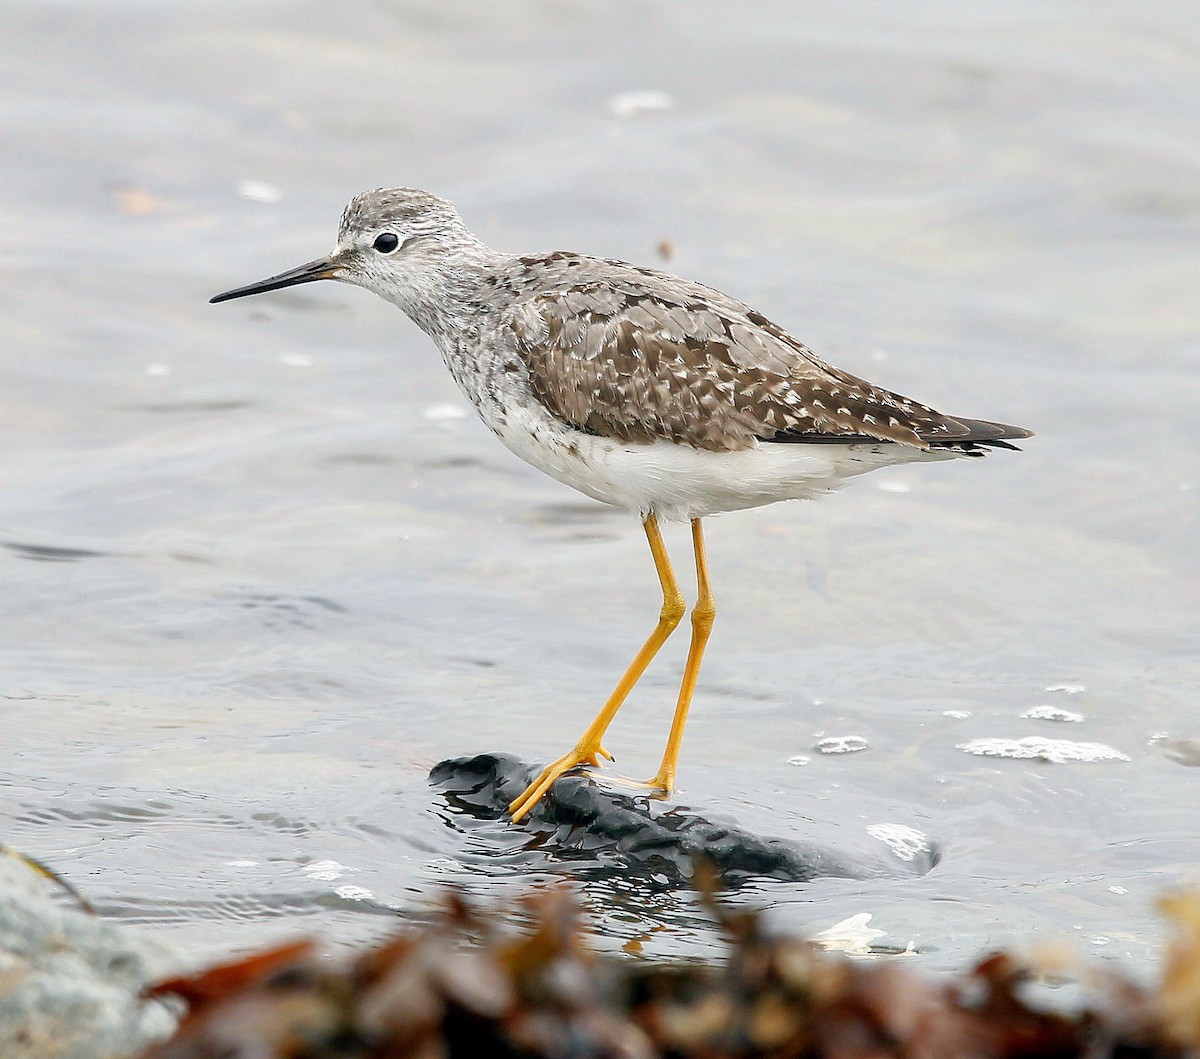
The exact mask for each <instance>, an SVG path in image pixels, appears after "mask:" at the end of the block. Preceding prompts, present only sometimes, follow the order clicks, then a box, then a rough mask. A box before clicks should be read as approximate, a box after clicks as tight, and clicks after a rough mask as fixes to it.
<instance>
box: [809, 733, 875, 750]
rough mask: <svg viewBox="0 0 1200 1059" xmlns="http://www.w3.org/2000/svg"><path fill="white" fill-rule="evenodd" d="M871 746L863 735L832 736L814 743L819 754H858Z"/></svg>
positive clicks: (814, 747)
mask: <svg viewBox="0 0 1200 1059" xmlns="http://www.w3.org/2000/svg"><path fill="white" fill-rule="evenodd" d="M868 745H869V744H868V743H867V741H866V740H865V739H864V738H863V737H862V736H861V735H830V736H826V737H825V738H824V739H818V740H817V741H816V742H815V743H813V749H814V750H815V751H816V752H817V753H818V754H857V753H858V752H859V751H860V750H866V749H867V746H868Z"/></svg>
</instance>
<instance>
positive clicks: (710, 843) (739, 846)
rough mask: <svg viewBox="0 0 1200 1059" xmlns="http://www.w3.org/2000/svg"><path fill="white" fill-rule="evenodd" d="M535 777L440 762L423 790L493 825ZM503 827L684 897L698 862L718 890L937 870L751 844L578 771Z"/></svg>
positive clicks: (533, 768)
mask: <svg viewBox="0 0 1200 1059" xmlns="http://www.w3.org/2000/svg"><path fill="white" fill-rule="evenodd" d="M539 771H540V766H538V765H533V764H526V763H525V762H523V761H520V760H519V759H518V758H515V757H513V756H511V755H508V754H479V755H477V756H475V757H467V758H453V759H450V760H447V761H442V762H439V763H438V764H437V765H435V766H434V767H433V769H432V770H431V771H430V774H429V781H430V783H431V784H433V785H434V786H435V787H439V788H441V789H442V792H443V795H444V797H445V798H446V800H447V802H448V803H449V804H450V806H451V808H452V809H454V810H455V811H457V812H460V813H464V814H467V815H469V816H472V817H475V818H476V819H484V820H500V819H502V818H506V813H507V808H508V805H509V803H510V802H511V801H512V800H513V799H515V798H516V797H517V796H518V795H519V794H520V793H521V792H522V791H523V790H524V789H525V787H526V786H527V785H528V784H529V783H530V782H531V781H532V780H533V779H534V777H535V776H536V775H537V774H538V772H539ZM512 826H514V827H519V828H522V829H524V830H526V831H530V832H535V833H538V834H539V835H540V840H539V841H538V843H537V851H538V854H539V855H541V856H544V857H546V858H547V859H549V860H551V861H556V862H569V863H572V864H573V870H574V871H575V874H578V875H580V876H589V875H593V874H595V873H596V872H598V871H604V872H607V873H611V872H612V871H613V870H619V871H621V872H622V873H623V874H625V875H626V876H639V877H642V878H644V880H645V882H646V883H647V884H648V885H658V886H662V887H663V888H674V887H677V886H684V887H689V888H690V886H691V885H692V882H691V880H692V878H693V874H694V862H695V860H696V859H697V858H703V859H705V860H707V861H708V863H709V864H710V865H712V867H713V868H715V869H716V871H717V873H718V874H719V875H720V876H721V878H722V880H723V883H724V885H725V886H726V887H736V886H738V885H739V884H741V883H745V882H748V881H750V880H752V879H763V878H768V879H778V880H784V881H789V882H809V881H811V880H813V879H818V878H842V879H867V878H876V877H879V876H885V875H897V876H903V875H923V874H924V873H925V872H927V871H928V870H929V869H930V868H931V867H932V866H933V865H934V864H935V863H936V861H937V850H936V849H935V848H930V849H926V850H924V851H922V852H921V854H920V855H919V856H915V857H914V858H912V859H911V860H909V861H906V862H903V863H901V862H900V861H898V860H895V859H891V858H889V859H888V860H885V861H880V860H870V859H867V858H866V857H864V856H862V854H861V853H858V854H855V855H851V854H846V853H842V852H839V851H837V850H835V849H830V848H828V847H824V846H820V845H817V844H816V843H812V842H806V841H803V840H798V839H784V838H775V837H766V836H760V835H755V834H752V833H750V832H748V831H745V830H743V829H741V828H739V827H737V826H736V825H734V824H732V823H730V822H729V821H728V820H722V819H715V818H710V817H707V816H705V815H703V814H702V813H701V812H699V811H696V810H694V809H691V808H689V807H688V806H684V805H678V804H674V803H672V802H669V801H662V800H659V799H657V798H653V797H651V796H649V795H648V794H628V793H625V792H622V791H619V790H614V789H612V788H610V787H608V786H606V785H605V784H603V783H602V782H600V781H598V780H597V779H596V778H595V777H594V776H592V775H590V774H588V773H584V772H580V773H573V774H568V775H566V776H564V777H563V778H562V779H560V780H559V781H558V782H557V783H555V784H554V786H553V787H552V788H551V789H550V792H549V793H548V794H547V795H546V796H545V797H544V798H543V799H542V800H541V802H539V803H538V804H537V806H535V807H534V809H533V810H532V811H531V813H530V814H529V816H528V817H526V818H525V820H523V821H522V822H521V823H520V824H517V825H512ZM574 862H577V864H575V863H574ZM614 865H615V867H614Z"/></svg>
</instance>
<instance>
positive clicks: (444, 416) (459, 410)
mask: <svg viewBox="0 0 1200 1059" xmlns="http://www.w3.org/2000/svg"><path fill="white" fill-rule="evenodd" d="M421 415H422V416H423V417H424V418H425V419H428V420H429V421H430V422H431V423H446V422H449V421H450V420H452V419H465V418H466V415H467V412H466V409H464V408H463V406H462V405H458V404H450V403H446V404H431V405H430V406H429V407H428V408H426V409H425V410H424V411H423V412H422V413H421Z"/></svg>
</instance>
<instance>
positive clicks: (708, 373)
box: [509, 259, 970, 452]
mask: <svg viewBox="0 0 1200 1059" xmlns="http://www.w3.org/2000/svg"><path fill="white" fill-rule="evenodd" d="M594 260H595V259H592V261H594ZM595 263H596V264H597V265H599V264H602V263H600V262H595ZM603 264H611V265H613V266H616V265H617V263H615V262H613V263H607V262H606V263H603ZM633 271H634V270H632V269H629V270H628V272H621V273H617V275H618V277H619V278H620V280H621V282H610V281H606V280H604V279H600V280H597V281H595V282H585V283H580V284H577V285H575V286H573V287H567V288H565V289H559V290H552V291H548V292H543V293H541V294H538V295H536V296H534V297H532V298H530V299H528V300H526V301H524V302H522V303H521V304H520V305H518V306H516V307H515V308H514V311H513V312H512V314H511V315H510V317H509V325H510V327H511V328H512V331H513V335H514V338H515V340H516V344H517V347H518V349H519V350H520V352H521V354H522V356H523V358H524V360H525V363H526V366H527V368H528V372H529V382H530V388H531V390H532V392H533V395H534V396H535V397H536V398H537V399H538V400H539V401H541V402H542V404H544V405H545V406H546V407H547V408H548V409H549V410H550V411H551V412H553V413H554V414H555V415H557V416H558V417H559V418H561V419H563V420H565V421H566V422H568V423H570V424H572V425H573V426H575V427H577V428H579V429H581V430H586V431H589V432H591V433H594V434H599V435H602V436H604V437H610V438H615V439H617V440H619V441H626V442H642V443H644V442H649V441H655V440H669V441H674V442H679V443H682V444H687V445H692V446H694V447H695V448H699V449H709V450H712V451H718V452H720V451H731V450H737V449H748V448H753V447H754V446H755V445H756V444H757V443H758V439H767V438H772V437H776V436H781V437H782V436H789V437H796V436H797V435H800V436H803V435H813V436H814V440H825V439H830V440H832V439H833V438H839V437H855V438H862V439H877V440H881V441H894V442H899V443H901V444H904V445H913V446H917V447H920V448H927V447H928V446H929V444H930V443H931V442H932V443H937V442H941V441H951V440H953V439H954V438H956V437H966V436H967V435H969V433H970V429H969V428H968V427H967V426H966V425H965V424H963V423H960V422H958V421H957V420H953V419H949V418H947V417H946V416H943V415H941V414H939V413H938V412H935V411H933V409H931V408H927V407H926V406H924V405H921V404H918V403H917V402H915V401H910V400H908V399H907V398H905V397H901V396H899V395H897V394H894V393H890V392H889V391H887V390H884V389H881V388H880V387H877V386H872V385H871V384H870V383H867V382H864V381H863V380H861V379H857V378H855V377H854V376H853V375H849V374H847V373H845V372H842V371H839V370H838V369H836V368H833V367H831V366H830V365H827V364H825V363H824V362H823V361H821V360H820V359H818V358H817V357H816V356H815V355H814V354H813V353H812V351H811V350H809V349H808V348H807V347H806V346H804V345H803V344H802V343H800V342H798V341H796V340H795V339H793V338H792V337H791V336H789V335H788V334H787V333H786V332H784V331H783V330H782V329H781V328H779V327H777V326H776V325H774V324H772V323H771V322H770V321H769V320H766V319H765V318H764V317H762V316H760V315H759V314H758V313H755V312H754V311H753V310H751V309H749V308H748V307H746V306H742V305H740V304H739V303H736V302H733V301H732V300H730V299H727V298H725V297H724V296H723V295H719V294H718V293H717V292H715V291H713V292H709V291H708V290H707V288H703V287H700V286H699V285H697V284H687V283H686V281H683V280H676V281H675V282H676V283H678V284H680V285H683V287H684V289H683V296H681V297H672V296H670V295H669V294H664V293H663V292H661V291H658V290H653V289H652V288H653V287H655V286H659V287H661V286H663V283H662V282H661V281H662V280H666V279H674V277H663V276H661V274H657V273H642V274H641V276H643V277H649V279H650V282H647V283H644V284H642V285H639V283H637V282H630V281H629V273H632V272H633ZM655 281H657V282H655ZM708 294H711V295H712V297H706V295H708Z"/></svg>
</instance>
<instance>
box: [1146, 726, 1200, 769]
mask: <svg viewBox="0 0 1200 1059" xmlns="http://www.w3.org/2000/svg"><path fill="white" fill-rule="evenodd" d="M1150 745H1151V746H1156V747H1158V748H1159V749H1161V750H1162V751H1163V753H1164V754H1165V755H1166V756H1167V757H1168V758H1169V759H1170V760H1171V761H1174V762H1175V764H1177V765H1184V766H1186V767H1188V768H1200V739H1175V738H1173V737H1171V736H1170V735H1168V734H1167V733H1166V732H1156V733H1155V734H1154V735H1153V736H1152V737H1151V738H1150Z"/></svg>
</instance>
